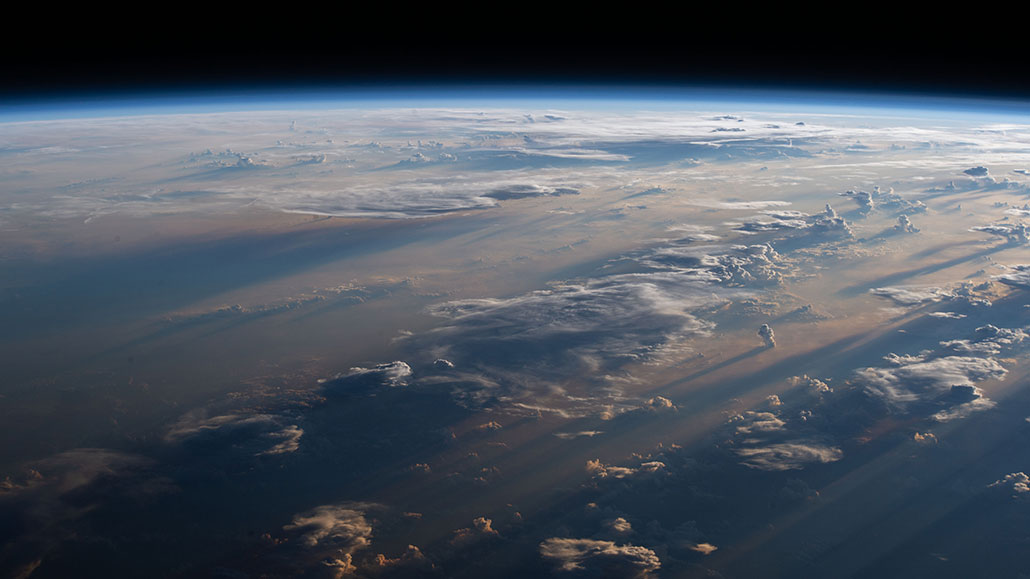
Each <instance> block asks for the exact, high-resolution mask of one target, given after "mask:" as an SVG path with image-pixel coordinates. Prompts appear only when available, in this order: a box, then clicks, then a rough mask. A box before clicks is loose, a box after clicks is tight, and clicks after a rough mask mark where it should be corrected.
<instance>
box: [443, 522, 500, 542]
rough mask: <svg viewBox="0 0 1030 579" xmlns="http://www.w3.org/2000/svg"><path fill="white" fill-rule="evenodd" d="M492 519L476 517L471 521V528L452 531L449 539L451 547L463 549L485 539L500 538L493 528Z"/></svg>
mask: <svg viewBox="0 0 1030 579" xmlns="http://www.w3.org/2000/svg"><path fill="white" fill-rule="evenodd" d="M493 524H494V522H493V519H488V518H486V517H476V518H475V519H473V520H472V526H471V527H466V528H464V529H458V530H457V531H454V536H453V537H452V538H451V545H454V546H459V547H464V546H468V545H471V544H472V543H476V542H478V541H480V540H482V539H485V538H493V537H498V536H500V535H499V533H498V532H497V531H496V530H495V529H494V527H493Z"/></svg>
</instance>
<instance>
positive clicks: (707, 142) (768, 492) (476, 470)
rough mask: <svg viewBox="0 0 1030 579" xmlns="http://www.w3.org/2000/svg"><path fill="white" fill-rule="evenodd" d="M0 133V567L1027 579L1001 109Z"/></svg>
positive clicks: (202, 122) (951, 105)
mask: <svg viewBox="0 0 1030 579" xmlns="http://www.w3.org/2000/svg"><path fill="white" fill-rule="evenodd" d="M416 88H417V87H408V88H403V87H392V88H391V87H387V88H381V87H366V88H361V89H354V90H351V91H347V92H344V93H340V92H334V91H332V90H324V91H322V92H319V91H317V90H312V91H308V92H301V93H295V94H292V95H283V94H273V93H271V92H263V93H251V94H250V95H249V96H243V95H241V94H240V93H232V92H227V93H221V94H215V93H206V94H201V93H194V94H190V95H186V96H184V95H181V94H180V95H166V96H164V97H162V96H160V95H150V96H149V97H146V98H143V97H140V96H132V95H123V96H122V97H119V98H116V99H115V100H107V98H106V97H105V98H100V99H99V100H94V101H92V102H88V100H81V99H80V100H79V101H78V104H73V103H74V99H73V98H72V99H68V100H55V101H51V102H49V103H47V102H32V101H31V100H26V101H24V102H21V103H7V105H5V106H4V107H3V108H0V183H2V184H3V188H2V189H0V271H2V276H0V279H2V280H3V284H2V287H0V340H2V348H0V363H2V365H3V367H4V369H5V371H6V372H5V374H6V375H5V379H4V381H3V383H2V385H0V424H2V425H3V426H0V520H2V521H3V522H2V523H0V539H2V541H0V543H2V544H3V545H4V546H3V547H2V548H0V573H3V574H5V575H8V576H13V577H33V578H39V577H67V576H79V577H86V576H97V577H101V576H102V577H110V576H151V577H153V576H162V577H163V576H168V577H205V576H215V577H322V576H330V577H344V576H356V577H392V576H419V577H421V576H427V577H483V576H490V577H534V576H552V575H553V576H557V577H570V578H571V577H581V576H587V577H590V576H595V577H596V576H603V577H608V576H611V577H645V576H653V577H798V576H807V577H829V576H833V577H913V576H935V577H939V576H949V577H950V576H953V577H1006V576H1013V577H1014V576H1019V574H1020V573H1026V572H1028V571H1030V570H1028V569H1027V567H1026V561H1027V560H1030V548H1028V546H1027V545H1028V543H1027V539H1028V536H1030V535H1028V533H1030V531H1028V527H1027V522H1028V521H1030V478H1028V476H1027V474H1026V473H1027V472H1028V469H1030V464H1028V460H1030V458H1028V456H1027V453H1026V450H1025V449H1026V447H1027V443H1028V440H1027V438H1028V437H1030V426H1028V422H1030V398H1028V393H1030V391H1028V390H1027V388H1026V386H1027V367H1026V366H1027V364H1026V361H1027V357H1026V346H1027V344H1030V340H1027V339H1026V338H1027V331H1030V328H1028V326H1030V310H1028V308H1030V295H1028V293H1027V292H1028V290H1030V247H1028V244H1030V230H1028V226H1027V224H1026V221H1027V218H1028V217H1030V106H1028V105H1030V103H1027V102H1025V101H1020V100H1017V99H993V100H991V99H973V98H957V97H948V96H928V95H916V94H907V95H905V94H897V95H892V94H886V93H883V94H860V93H846V92H820V91H814V90H812V91H803V90H792V91H783V90H755V89H749V88H746V87H737V88H733V87H730V88H713V87H664V88H663V87H650V88H648V87H601V86H594V87H585V86H582V85H580V86H570V87H564V88H563V87H545V88H541V87H534V86H523V87H499V86H481V87H441V88H437V89H433V90H428V89H424V88H423V89H419V90H416Z"/></svg>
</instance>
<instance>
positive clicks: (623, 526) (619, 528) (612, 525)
mask: <svg viewBox="0 0 1030 579" xmlns="http://www.w3.org/2000/svg"><path fill="white" fill-rule="evenodd" d="M604 526H605V527H607V528H608V529H609V530H610V531H612V532H613V533H616V534H619V535H628V534H630V533H632V532H633V525H631V524H630V522H629V521H627V520H626V519H624V518H622V517H616V518H614V519H612V520H610V521H605V523H604Z"/></svg>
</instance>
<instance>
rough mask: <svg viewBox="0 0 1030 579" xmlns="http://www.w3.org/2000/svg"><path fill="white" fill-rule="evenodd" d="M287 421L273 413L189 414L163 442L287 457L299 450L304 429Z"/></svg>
mask: <svg viewBox="0 0 1030 579" xmlns="http://www.w3.org/2000/svg"><path fill="white" fill-rule="evenodd" d="M289 420H290V419H289V418H288V417H284V416H278V415H274V414H246V413H234V414H221V415H218V416H206V415H205V414H204V413H202V412H192V413H189V414H187V415H185V416H183V417H182V418H180V419H179V420H178V421H176V422H175V424H173V425H172V426H171V428H169V429H168V432H167V433H166V434H165V441H166V442H171V443H180V442H186V443H188V444H191V445H217V444H225V445H232V446H233V447H237V448H246V449H249V450H251V451H252V453H253V454H254V455H256V456H260V455H276V454H287V453H291V452H294V451H296V450H297V449H298V448H300V439H301V437H302V436H303V435H304V430H303V429H302V428H300V427H299V426H297V425H296V424H289V423H288V421H289Z"/></svg>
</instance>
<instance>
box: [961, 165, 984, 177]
mask: <svg viewBox="0 0 1030 579" xmlns="http://www.w3.org/2000/svg"><path fill="white" fill-rule="evenodd" d="M962 172H963V173H965V174H966V175H969V176H970V177H990V176H991V172H990V171H989V170H987V167H984V166H979V167H972V168H969V169H966V170H965V171H962Z"/></svg>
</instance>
